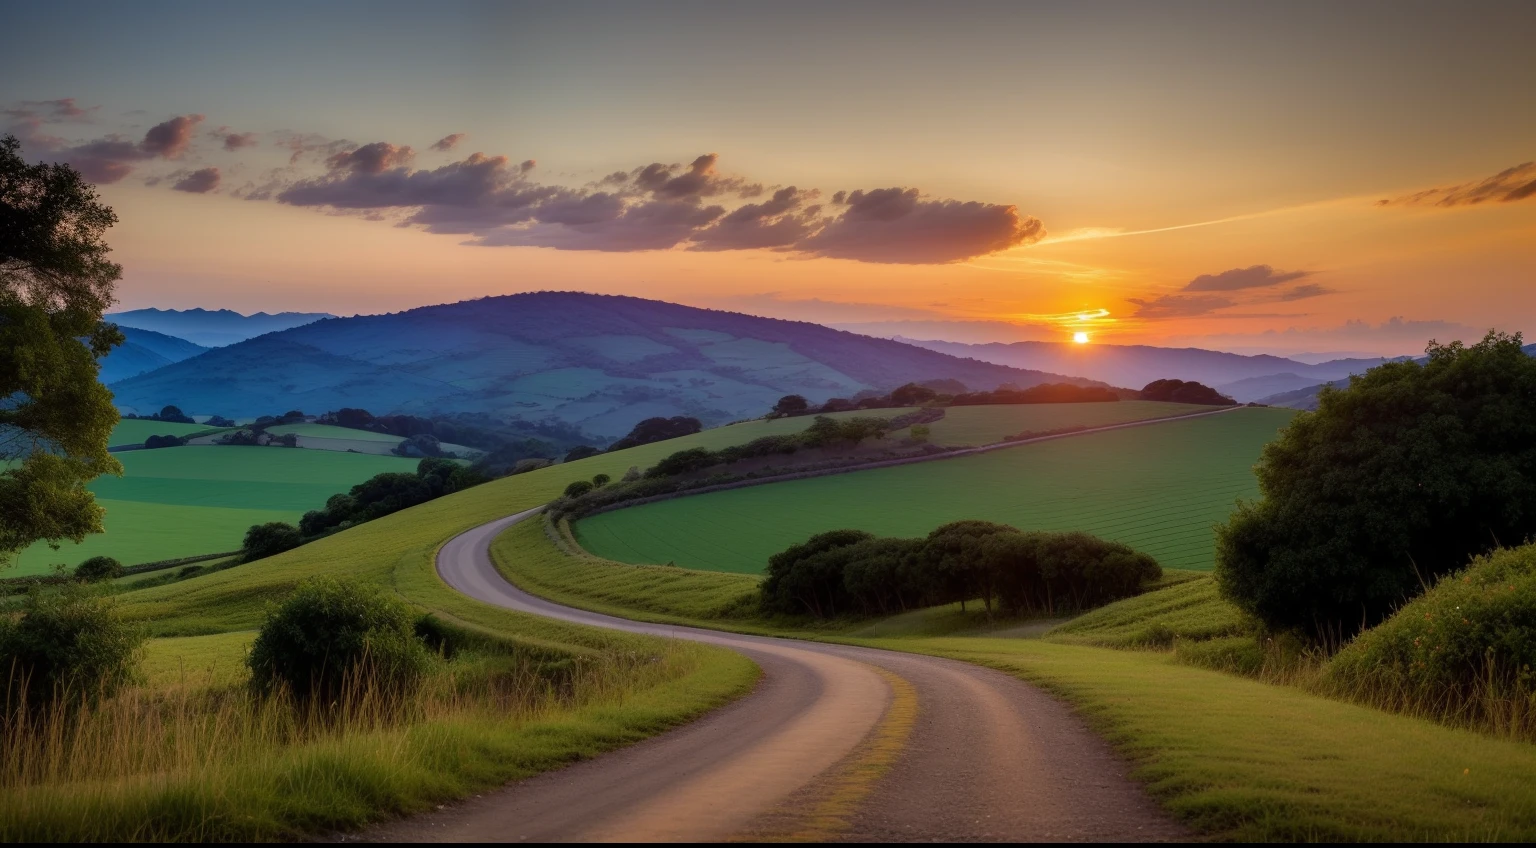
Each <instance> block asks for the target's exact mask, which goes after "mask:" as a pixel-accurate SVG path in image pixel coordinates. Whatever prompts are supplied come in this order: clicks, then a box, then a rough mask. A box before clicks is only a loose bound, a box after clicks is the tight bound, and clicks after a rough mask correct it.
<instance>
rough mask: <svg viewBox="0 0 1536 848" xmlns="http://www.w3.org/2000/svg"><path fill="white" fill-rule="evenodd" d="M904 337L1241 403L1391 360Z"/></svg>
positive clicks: (1008, 361)
mask: <svg viewBox="0 0 1536 848" xmlns="http://www.w3.org/2000/svg"><path fill="white" fill-rule="evenodd" d="M901 340H902V341H905V342H907V343H909V344H914V345H918V346H920V347H925V348H928V349H929V350H936V351H939V352H941V353H947V354H950V355H952V356H967V357H974V358H976V359H980V360H983V361H985V362H995V363H998V364H1000V365H1011V366H1013V367H1015V368H1030V369H1037V370H1043V371H1055V372H1059V373H1063V374H1076V375H1078V376H1080V377H1086V378H1089V379H1092V380H1101V381H1103V382H1106V383H1110V384H1112V385H1116V386H1129V387H1131V388H1141V387H1142V386H1144V385H1146V384H1147V383H1150V382H1152V381H1153V380H1160V379H1164V378H1169V377H1172V378H1177V379H1180V380H1194V381H1196V382H1199V383H1204V384H1206V385H1207V386H1212V387H1214V388H1216V389H1217V390H1218V391H1220V392H1222V393H1223V394H1226V395H1228V396H1230V397H1232V398H1234V399H1236V400H1238V401H1240V402H1247V401H1251V400H1258V399H1259V398H1261V397H1263V396H1265V395H1272V394H1275V393H1277V392H1283V391H1292V390H1295V389H1299V388H1305V387H1306V386H1309V385H1317V384H1320V383H1325V382H1328V381H1330V380H1340V379H1344V378H1346V377H1348V376H1349V375H1351V374H1360V373H1363V372H1364V371H1365V370H1366V369H1368V368H1373V367H1375V366H1377V365H1380V364H1381V363H1383V362H1387V361H1389V360H1387V359H1385V358H1380V359H1335V360H1331V361H1328V362H1322V363H1319V364H1316V365H1309V364H1307V363H1305V362H1299V361H1297V360H1294V359H1286V358H1285V357H1281V356H1270V355H1267V354H1263V355H1258V356H1244V355H1242V354H1236V353H1226V352H1223V351H1219V350H1203V349H1201V348H1169V347H1153V346H1150V345H1111V344H1089V345H1079V344H1065V343H1060V342H1014V343H1012V344H1002V343H999V342H994V343H991V344H963V343H960V342H947V341H929V340H924V341H919V340H916V339H901Z"/></svg>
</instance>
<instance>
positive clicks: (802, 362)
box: [112, 292, 1086, 439]
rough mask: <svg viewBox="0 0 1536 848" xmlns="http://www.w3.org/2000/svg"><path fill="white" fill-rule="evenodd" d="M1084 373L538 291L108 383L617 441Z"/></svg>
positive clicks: (120, 392)
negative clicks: (779, 406) (660, 419)
mask: <svg viewBox="0 0 1536 848" xmlns="http://www.w3.org/2000/svg"><path fill="white" fill-rule="evenodd" d="M940 378H952V379H958V380H960V381H961V382H963V383H965V384H966V385H967V386H969V387H972V388H975V389H985V390H991V389H993V388H996V387H997V386H998V385H999V384H1002V383H1013V384H1015V385H1018V386H1021V387H1025V386H1031V385H1036V384H1038V383H1041V382H1073V383H1084V382H1086V381H1082V380H1079V379H1077V378H1073V377H1064V376H1061V375H1056V374H1046V373H1043V372H1038V371H1025V370H1020V369H1017V368H1010V367H1007V366H1002V365H995V364H992V363H987V362H980V361H977V360H972V359H960V358H957V357H953V356H948V355H946V354H942V353H938V352H935V351H931V350H926V349H923V348H919V347H914V346H911V345H906V344H902V343H900V342H894V341H890V340H887V339H875V338H870V337H867V336H859V335H855V334H853V333H845V332H841V331H838V330H833V329H829V328H827V327H823V326H820V325H817V324H809V323H804V322H796V321H780V320H775V319H768V318H757V317H753V316H749V315H741V314H736V313H730V312H720V311H715V310H708V309H694V308H692V307H687V306H679V305H677V304H671V303H664V302H660V301H650V300H641V299H639V298H631V297H614V296H600V295H587V294H575V293H562V292H540V293H533V294H521V295H511V296H507V297H493V298H484V299H481V300H476V301H466V302H464V303H455V304H447V305H443V306H430V307H424V308H421V309H413V310H410V311H408V312H402V313H397V314H393V315H371V316H360V317H356V318H336V319H330V320H325V321H318V322H316V323H313V324H308V325H306V326H302V327H296V328H294V329H290V330H285V331H282V332H277V333H271V334H268V335H265V336H261V337H258V338H254V339H250V340H249V341H245V342H241V343H239V344H235V345H231V346H229V347H225V348H218V349H215V350H211V351H209V352H208V353H205V354H203V355H201V356H198V357H195V358H192V359H188V360H186V361H184V362H178V363H176V364H174V365H170V366H167V367H164V368H161V369H159V370H157V371H153V372H151V373H148V374H143V375H141V376H138V377H134V378H132V379H128V380H123V381H121V382H118V383H114V384H113V385H112V390H113V392H114V394H115V395H116V400H117V403H118V404H119V406H121V407H122V408H124V409H126V410H131V411H138V412H144V411H147V410H158V409H160V408H161V407H162V406H165V405H166V404H175V405H176V406H179V407H181V408H182V409H184V410H187V411H188V412H189V413H190V414H218V415H225V416H229V417H232V418H237V419H238V418H246V417H254V416H259V415H274V414H278V413H281V412H283V411H286V410H289V409H301V410H304V411H307V412H312V413H318V412H324V411H327V410H333V409H340V408H342V407H357V408H362V409H367V410H368V411H370V412H372V413H373V414H375V415H382V414H387V413H393V412H402V413H412V414H430V413H434V412H465V413H476V412H481V413H488V414H491V415H494V416H496V417H499V418H504V419H506V418H514V417H517V418H522V419H524V420H526V421H530V422H551V423H560V424H564V425H569V426H575V427H579V428H580V429H581V430H583V431H584V432H586V433H589V434H591V435H592V436H594V437H599V438H605V439H616V438H618V437H620V436H623V435H624V434H625V433H627V432H629V430H630V429H631V428H632V427H633V426H634V424H635V423H636V422H638V421H640V420H641V419H644V418H648V417H652V416H673V415H691V416H694V417H697V418H699V419H700V420H702V421H703V422H704V423H705V424H706V425H708V426H713V425H720V424H725V423H727V422H730V421H736V420H740V419H743V418H751V417H756V416H758V415H762V414H764V413H765V412H767V411H768V410H769V409H770V408H772V406H773V404H774V402H775V401H777V400H778V399H779V398H780V397H781V396H783V395H786V394H800V395H804V396H806V397H807V398H810V399H811V400H813V401H817V402H820V401H824V400H826V399H828V398H831V397H845V398H846V397H851V396H852V395H855V394H857V393H858V392H860V391H863V390H874V389H880V390H889V389H892V388H895V387H897V386H899V385H901V384H903V383H907V382H910V381H921V380H930V379H940Z"/></svg>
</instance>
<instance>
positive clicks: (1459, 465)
mask: <svg viewBox="0 0 1536 848" xmlns="http://www.w3.org/2000/svg"><path fill="white" fill-rule="evenodd" d="M1520 343H1521V339H1520V336H1519V335H1518V334H1517V335H1513V336H1508V335H1503V334H1499V333H1489V334H1488V336H1487V337H1485V338H1484V339H1483V340H1482V341H1481V342H1479V343H1477V344H1476V345H1473V346H1471V347H1463V346H1462V345H1461V343H1459V342H1456V343H1452V344H1449V345H1436V344H1433V343H1432V344H1431V345H1430V346H1429V358H1428V362H1427V363H1425V364H1423V365H1420V364H1418V363H1415V362H1395V363H1388V364H1386V365H1382V366H1379V367H1377V368H1372V369H1371V370H1370V371H1368V372H1366V373H1365V374H1364V375H1363V376H1360V377H1354V378H1352V379H1351V381H1350V386H1349V388H1348V389H1346V390H1343V391H1336V390H1331V389H1324V390H1323V391H1322V393H1321V394H1320V395H1319V396H1318V409H1317V411H1316V412H1314V413H1308V414H1302V415H1299V416H1297V417H1296V418H1295V419H1294V420H1293V421H1292V423H1291V424H1290V426H1289V427H1287V428H1286V430H1284V431H1283V432H1282V434H1281V436H1280V438H1279V439H1278V440H1277V441H1275V442H1272V443H1271V444H1270V445H1269V446H1268V447H1266V448H1265V449H1264V454H1263V457H1262V459H1261V460H1260V462H1259V464H1258V466H1257V469H1256V471H1257V474H1258V478H1259V490H1260V491H1261V492H1262V493H1263V499H1262V500H1260V501H1259V502H1257V503H1244V504H1241V505H1240V506H1239V508H1238V510H1237V511H1236V512H1235V513H1234V514H1233V516H1232V517H1231V519H1230V520H1229V521H1228V522H1227V523H1226V524H1225V525H1224V526H1222V527H1220V528H1219V529H1218V533H1217V555H1216V575H1217V579H1218V580H1219V582H1220V584H1221V588H1222V591H1223V593H1224V594H1225V595H1226V596H1227V597H1228V598H1229V599H1230V600H1231V601H1232V602H1233V603H1235V604H1237V605H1238V606H1239V607H1242V608H1243V609H1244V610H1246V611H1248V612H1250V613H1252V614H1254V615H1255V616H1256V617H1258V618H1259V619H1260V620H1262V621H1263V622H1265V623H1266V624H1267V625H1269V626H1270V627H1271V628H1272V629H1275V630H1284V629H1290V628H1297V629H1300V630H1303V631H1305V632H1308V633H1310V634H1311V635H1312V636H1314V637H1317V638H1322V639H1325V640H1331V639H1339V638H1341V637H1347V636H1349V635H1352V634H1353V633H1355V632H1358V631H1359V630H1360V629H1361V628H1363V627H1369V626H1371V625H1373V624H1376V623H1378V622H1380V621H1381V620H1383V619H1384V618H1386V616H1387V615H1389V614H1390V613H1391V612H1392V610H1394V609H1395V608H1397V607H1398V606H1399V605H1401V604H1402V603H1403V602H1404V601H1405V600H1407V599H1409V598H1412V597H1413V596H1415V595H1417V594H1419V592H1420V591H1421V588H1422V585H1423V581H1432V580H1433V579H1434V578H1435V577H1437V576H1438V575H1440V574H1444V573H1446V572H1448V571H1451V570H1454V569H1456V568H1458V567H1459V566H1461V565H1462V564H1464V563H1466V562H1467V560H1468V558H1469V557H1471V556H1474V555H1477V554H1481V553H1486V552H1487V551H1489V550H1491V549H1492V548H1493V547H1495V546H1496V545H1497V544H1498V541H1499V540H1503V541H1504V542H1505V543H1518V542H1521V541H1524V540H1526V539H1529V538H1531V537H1532V535H1533V534H1536V359H1533V358H1532V357H1530V356H1527V355H1526V354H1525V353H1524V352H1523V351H1522V350H1521V346H1520Z"/></svg>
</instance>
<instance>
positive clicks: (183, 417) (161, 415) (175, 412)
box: [154, 406, 196, 424]
mask: <svg viewBox="0 0 1536 848" xmlns="http://www.w3.org/2000/svg"><path fill="white" fill-rule="evenodd" d="M154 417H155V420H156V421H165V422H168V423H171V424H193V423H196V422H194V421H193V420H192V418H191V416H189V415H187V414H186V413H184V412H182V411H181V407H179V406H166V407H162V408H161V409H160V411H159V412H157V413H155V416H154Z"/></svg>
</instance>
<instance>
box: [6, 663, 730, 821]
mask: <svg viewBox="0 0 1536 848" xmlns="http://www.w3.org/2000/svg"><path fill="white" fill-rule="evenodd" d="M699 659H700V655H699V654H698V652H697V651H694V650H691V649H690V647H689V646H680V645H667V646H665V647H662V648H660V650H659V651H658V652H655V653H648V652H621V651H615V652H605V653H603V654H601V655H598V656H595V657H583V658H580V659H579V660H575V661H569V662H564V663H560V664H555V665H551V664H549V663H542V664H541V663H537V662H533V661H529V660H525V659H522V658H518V657H507V656H491V655H482V656H465V657H462V658H460V659H456V660H454V661H453V662H451V663H442V664H441V666H440V667H439V668H438V669H437V670H436V671H435V672H434V673H433V674H432V675H430V676H429V678H428V679H427V680H426V682H425V684H424V685H423V686H422V687H421V688H420V689H419V690H418V691H416V692H412V693H408V694H402V693H399V692H398V691H395V692H389V691H381V690H379V689H377V688H375V687H372V686H370V685H368V684H367V683H366V682H363V681H352V685H349V686H348V687H347V689H346V694H345V695H344V696H343V699H342V702H341V703H332V704H315V705H309V706H301V705H299V704H296V703H295V702H294V700H293V699H292V698H289V697H286V696H285V695H282V694H280V695H278V696H276V697H269V698H257V697H253V696H252V695H251V694H250V692H249V688H248V687H246V686H244V685H228V684H225V685H222V686H210V685H197V684H195V683H193V684H183V685H178V686H172V687H168V688H164V689H159V690H152V689H145V688H138V689H133V690H129V691H127V692H125V693H124V694H122V695H120V696H118V697H116V698H112V699H107V700H105V701H102V702H101V703H100V704H99V705H98V706H95V707H91V706H89V705H83V706H82V705H68V706H67V705H65V704H63V703H56V704H55V706H54V707H53V708H51V709H47V710H43V711H41V712H35V713H32V714H28V713H27V712H25V711H19V712H16V713H13V714H11V715H9V716H7V717H6V720H5V721H4V723H3V727H0V839H4V840H7V841H29V840H69V841H79V840H93V841H94V840H124V839H134V840H215V839H216V840H252V839H275V838H294V837H296V836H300V835H303V834H307V833H313V832H315V831H316V830H323V829H328V828H346V827H353V826H357V825H360V824H362V823H365V822H366V821H369V820H372V819H377V818H379V817H381V816H387V815H389V814H391V813H401V812H407V811H410V810H414V809H420V808H422V807H424V806H425V805H427V804H428V803H430V802H432V801H435V800H440V799H443V798H447V797H451V796H457V795H462V794H464V792H465V791H466V790H468V789H473V788H474V787H475V786H480V785H490V784H494V783H499V782H504V781H505V780H507V779H510V778H513V777H518V776H522V775H524V774H527V773H531V772H532V771H535V770H538V769H540V768H548V767H550V766H551V765H552V764H558V762H559V761H563V760H566V759H570V758H571V757H573V756H577V755H579V754H580V753H582V751H583V747H582V746H580V745H577V746H575V747H574V748H573V747H572V745H571V744H570V740H569V738H566V739H564V740H563V741H562V739H561V737H562V736H565V737H569V736H570V735H571V734H573V733H576V734H579V733H581V732H590V731H591V728H590V727H588V728H583V727H582V726H581V724H582V722H581V715H580V714H581V713H582V711H584V710H585V711H586V712H588V713H594V712H595V714H596V715H588V716H587V718H586V720H587V721H588V722H590V721H593V720H600V718H601V716H604V715H609V714H611V713H612V712H613V711H615V710H617V711H620V712H622V711H623V710H624V707H625V704H626V702H628V701H630V700H632V699H633V698H634V697H635V696H636V693H638V692H641V691H643V690H646V689H648V688H654V687H657V686H661V685H663V684H666V683H667V682H669V681H671V680H673V679H675V678H677V677H678V676H679V675H681V674H686V673H688V672H689V671H691V670H694V669H695V668H696V667H697V666H698V663H699ZM609 717H610V718H611V715H610V716H609ZM587 747H588V748H590V745H589V746H587ZM551 758H554V759H555V762H554V763H551V762H550V760H551Z"/></svg>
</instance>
